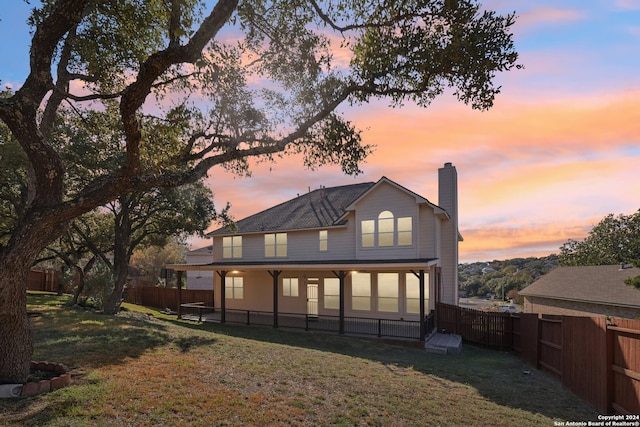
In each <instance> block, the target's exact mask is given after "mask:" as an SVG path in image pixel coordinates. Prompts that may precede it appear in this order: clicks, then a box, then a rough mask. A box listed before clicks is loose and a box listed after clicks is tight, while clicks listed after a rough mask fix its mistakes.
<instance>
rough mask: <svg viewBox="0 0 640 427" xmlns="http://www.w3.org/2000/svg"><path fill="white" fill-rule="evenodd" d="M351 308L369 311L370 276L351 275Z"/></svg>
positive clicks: (363, 274) (361, 274) (364, 274)
mask: <svg viewBox="0 0 640 427" xmlns="http://www.w3.org/2000/svg"><path fill="white" fill-rule="evenodd" d="M351 308H353V309H354V310H367V311H369V310H371V274H370V273H352V274H351Z"/></svg>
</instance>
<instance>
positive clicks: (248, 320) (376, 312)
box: [167, 259, 441, 341]
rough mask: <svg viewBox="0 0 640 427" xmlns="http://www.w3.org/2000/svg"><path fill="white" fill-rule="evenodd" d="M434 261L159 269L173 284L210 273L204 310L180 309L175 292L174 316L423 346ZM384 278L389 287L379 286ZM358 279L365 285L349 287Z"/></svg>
mask: <svg viewBox="0 0 640 427" xmlns="http://www.w3.org/2000/svg"><path fill="white" fill-rule="evenodd" d="M435 261H436V260H433V259H413V260H375V261H334V262H331V263H327V262H321V263H320V262H317V263H316V262H308V261H307V262H286V261H282V262H268V263H267V262H233V263H232V262H217V263H212V264H206V265H188V264H174V265H169V266H167V268H169V269H172V270H174V271H176V273H177V276H178V278H179V280H180V277H181V275H182V274H184V272H187V271H214V280H213V282H214V283H212V293H213V304H212V305H205V304H198V303H195V304H194V303H188V304H182V302H181V298H180V289H178V301H179V303H178V315H179V316H181V317H185V318H189V319H192V320H200V321H214V322H220V323H227V322H229V323H241V324H246V325H267V326H273V327H275V328H277V327H286V328H295V329H303V330H308V331H314V330H315V331H324V332H334V333H338V334H347V335H369V336H377V337H394V338H405V339H419V340H421V341H424V340H425V336H426V335H427V333H429V332H431V330H432V329H433V315H430V314H431V313H432V310H433V308H434V306H435V302H436V301H437V300H439V294H440V282H441V281H440V269H439V268H438V267H437V266H436V262H435ZM389 280H391V282H392V283H391V286H383V285H389V284H388V283H386V282H388V281H389ZM363 281H364V284H365V286H362V284H361V283H357V282H363ZM383 282H385V283H383ZM363 289H364V291H363Z"/></svg>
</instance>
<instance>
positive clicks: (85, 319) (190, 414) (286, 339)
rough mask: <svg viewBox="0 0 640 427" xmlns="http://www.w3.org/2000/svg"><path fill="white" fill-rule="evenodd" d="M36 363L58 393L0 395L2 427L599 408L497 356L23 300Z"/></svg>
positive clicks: (490, 420)
mask: <svg viewBox="0 0 640 427" xmlns="http://www.w3.org/2000/svg"><path fill="white" fill-rule="evenodd" d="M29 302H30V307H29V309H30V310H34V311H39V312H41V313H42V316H40V317H35V318H33V319H32V322H33V329H34V339H35V354H34V360H47V361H51V362H61V363H64V364H66V365H67V366H69V367H71V368H72V369H73V375H74V376H73V384H72V385H71V386H70V387H67V388H64V389H60V390H57V391H55V392H52V393H48V394H44V395H39V396H36V397H32V398H20V399H2V400H0V420H1V422H0V424H2V425H8V426H65V427H66V426H164V425H166V426H182V425H193V426H271V425H274V426H285V425H309V426H322V425H337V426H354V425H355V426H361V425H363V426H364V425H372V426H429V425H438V426H463V425H464V426H468V425H472V426H475V425H478V426H514V425H515V426H536V425H540V426H552V425H553V421H554V420H562V421H567V420H569V421H579V420H588V419H595V417H596V416H597V413H596V412H595V411H594V410H593V409H592V408H591V407H590V406H588V405H587V404H586V403H584V402H583V401H582V400H580V399H578V398H577V397H575V396H574V395H573V394H571V393H570V392H569V391H567V390H565V389H563V388H562V386H561V385H560V384H559V383H558V382H557V381H556V380H555V379H553V378H551V377H549V376H547V375H546V374H544V373H542V372H539V371H533V373H532V374H531V375H526V374H524V373H523V371H524V370H529V369H531V368H530V367H529V366H528V365H526V364H525V362H522V361H521V360H520V359H518V358H517V357H516V356H514V355H512V354H508V353H500V352H496V351H490V350H485V349H479V348H473V347H469V346H467V347H465V348H464V350H463V352H462V354H461V355H458V356H441V355H433V354H429V353H426V352H425V351H423V350H420V349H415V348H405V347H398V346H391V345H385V344H382V343H377V342H373V341H369V340H361V339H356V338H350V337H340V336H335V335H321V334H315V333H310V332H297V331H288V330H281V329H277V330H276V329H273V328H264V327H255V326H252V327H244V326H236V325H219V324H204V325H202V324H195V323H192V322H188V321H176V320H175V317H167V316H163V315H162V314H160V313H159V312H157V311H153V310H149V309H144V308H142V307H136V306H130V305H127V307H128V308H129V310H127V311H126V312H123V313H121V314H120V315H118V316H116V317H107V316H104V315H100V314H96V313H92V312H89V311H84V310H81V309H77V308H70V307H65V304H66V303H67V302H68V298H67V297H56V296H50V295H41V294H35V295H30V296H29Z"/></svg>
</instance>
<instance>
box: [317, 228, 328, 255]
mask: <svg viewBox="0 0 640 427" xmlns="http://www.w3.org/2000/svg"><path fill="white" fill-rule="evenodd" d="M318 238H319V239H320V248H319V249H320V251H321V252H324V251H326V250H327V249H329V232H328V231H327V230H320V232H319V233H318Z"/></svg>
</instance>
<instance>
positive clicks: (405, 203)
mask: <svg viewBox="0 0 640 427" xmlns="http://www.w3.org/2000/svg"><path fill="white" fill-rule="evenodd" d="M355 207H356V214H355V222H356V233H355V245H356V259H406V258H416V257H417V256H418V243H417V242H418V234H417V232H416V230H417V229H418V224H419V223H420V220H419V217H418V216H419V209H418V205H417V203H416V198H415V197H413V196H411V195H409V194H407V193H406V192H403V191H399V190H398V189H397V188H395V187H393V186H392V185H391V184H388V183H383V184H382V185H380V186H379V187H377V188H375V189H373V190H372V191H371V192H370V193H369V194H367V195H366V196H364V197H363V198H362V199H361V200H359V201H358V203H357V204H356V205H355ZM383 211H390V212H391V213H393V217H394V219H395V220H397V219H398V218H402V217H411V218H412V219H413V221H412V235H411V241H412V244H411V245H410V246H398V245H397V242H394V243H396V244H394V246H383V247H379V246H377V243H376V245H375V246H374V247H371V248H363V247H362V241H361V235H362V234H361V222H362V221H363V220H374V221H377V219H378V215H379V214H380V213H381V212H383ZM376 230H377V229H376ZM395 234H396V237H397V226H396V228H395ZM376 235H377V233H376Z"/></svg>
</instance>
